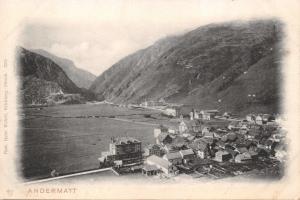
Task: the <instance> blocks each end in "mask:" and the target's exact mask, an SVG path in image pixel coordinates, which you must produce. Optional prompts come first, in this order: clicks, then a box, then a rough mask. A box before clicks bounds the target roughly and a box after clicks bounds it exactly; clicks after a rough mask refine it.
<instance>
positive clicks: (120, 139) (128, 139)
mask: <svg viewBox="0 0 300 200" xmlns="http://www.w3.org/2000/svg"><path fill="white" fill-rule="evenodd" d="M140 142H141V141H139V140H137V139H135V138H132V137H117V138H112V143H114V144H132V143H140Z"/></svg>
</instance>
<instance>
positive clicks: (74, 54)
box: [19, 0, 270, 75]
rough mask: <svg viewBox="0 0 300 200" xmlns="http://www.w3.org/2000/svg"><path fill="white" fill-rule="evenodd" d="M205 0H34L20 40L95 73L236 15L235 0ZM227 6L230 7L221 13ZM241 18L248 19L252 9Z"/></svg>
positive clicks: (232, 18)
mask: <svg viewBox="0 0 300 200" xmlns="http://www.w3.org/2000/svg"><path fill="white" fill-rule="evenodd" d="M42 2H44V3H42ZM170 2H172V3H170ZM210 2H211V1H208V0H201V1H198V0H185V1H182V0H172V1H168V0H151V1H148V0H139V1H136V0H124V1H121V0H108V1H101V0H100V1H94V0H89V1H79V0H68V1H57V0H52V1H36V3H33V5H31V8H32V6H33V7H34V8H35V9H34V12H33V13H32V15H30V16H28V17H27V18H26V21H24V23H23V29H22V31H21V34H20V39H19V40H20V41H19V44H20V45H21V46H23V47H25V48H28V49H44V50H46V51H48V52H50V53H53V54H55V55H57V56H60V57H64V58H68V59H71V60H72V61H74V63H75V65H76V66H77V67H79V68H82V69H85V70H87V71H89V72H91V73H93V74H95V75H100V74H101V73H102V72H104V71H105V70H106V69H108V68H109V67H110V66H112V65H113V64H114V63H116V62H117V61H118V60H120V59H122V58H123V57H125V56H127V55H129V54H131V53H133V52H135V51H137V50H139V49H142V48H146V47H147V46H149V45H151V44H153V43H154V42H155V41H157V40H159V39H161V38H164V37H166V36H168V35H178V34H183V33H185V32H187V31H189V30H193V29H195V28H197V27H199V26H201V25H203V24H207V23H210V22H211V21H214V22H219V21H226V20H236V19H241V17H240V6H241V5H240V4H239V2H235V1H232V0H222V1H219V0H215V1H213V2H214V3H210ZM24 6H25V8H24V9H26V4H25V5H24ZM243 6H245V5H243ZM249 6H252V7H253V6H255V5H254V4H253V3H251V4H249ZM227 8H228V10H233V11H232V12H228V13H224V10H227ZM256 9H259V8H256ZM268 9H270V8H268ZM268 9H266V11H267V10H268ZM212 10H213V12H212ZM265 14H267V13H265ZM243 16H244V17H245V19H248V18H251V13H247V12H244V15H243Z"/></svg>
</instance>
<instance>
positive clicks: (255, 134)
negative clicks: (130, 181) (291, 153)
mask: <svg viewBox="0 0 300 200" xmlns="http://www.w3.org/2000/svg"><path fill="white" fill-rule="evenodd" d="M217 114H218V111H217V110H206V111H200V112H197V111H196V110H193V111H192V112H191V113H190V118H189V119H184V118H183V117H182V116H181V117H180V118H177V119H176V120H177V126H175V127H165V126H163V125H161V126H160V127H157V128H155V129H154V138H155V144H149V145H147V146H146V147H145V148H144V149H143V150H142V145H141V141H138V140H136V139H134V138H117V139H116V138H112V141H111V144H110V149H109V151H107V152H102V157H101V158H99V161H100V166H101V167H106V166H114V167H130V168H131V169H133V168H134V169H139V170H141V171H142V174H144V175H147V176H151V175H157V174H160V175H164V176H175V175H177V174H178V173H180V172H181V171H182V169H191V168H192V167H193V166H196V165H197V163H203V161H211V162H216V163H225V164H226V163H247V162H252V161H255V160H257V159H265V158H275V159H277V160H279V161H282V162H283V161H285V159H286V147H285V134H286V133H285V132H284V131H283V130H282V129H281V127H280V126H279V125H278V123H276V120H275V117H273V116H271V115H253V114H251V115H247V116H246V117H245V118H244V119H233V118H232V117H231V115H230V114H229V113H224V114H223V116H221V117H220V116H218V115H217ZM218 118H219V121H220V122H221V123H208V122H211V120H212V119H216V120H218ZM220 119H222V120H220Z"/></svg>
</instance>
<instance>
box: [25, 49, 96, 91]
mask: <svg viewBox="0 0 300 200" xmlns="http://www.w3.org/2000/svg"><path fill="white" fill-rule="evenodd" d="M31 51H32V52H34V53H37V54H40V55H42V56H45V57H47V58H50V59H51V60H52V61H54V62H55V63H56V64H57V65H59V66H60V67H61V68H62V69H63V70H64V71H65V72H66V74H67V75H68V77H69V78H70V79H71V80H72V81H73V82H74V83H75V84H76V85H77V86H78V87H80V88H86V89H88V88H89V87H90V86H91V84H92V82H93V81H94V80H95V79H96V76H95V75H94V74H92V73H90V72H88V71H85V70H83V69H80V68H78V67H76V66H75V64H74V62H73V61H71V60H69V59H66V58H61V57H58V56H56V55H53V54H51V53H49V52H47V51H45V50H42V49H34V50H31Z"/></svg>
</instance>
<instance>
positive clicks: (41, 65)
mask: <svg viewBox="0 0 300 200" xmlns="http://www.w3.org/2000/svg"><path fill="white" fill-rule="evenodd" d="M17 58H18V69H19V74H20V77H21V97H22V100H23V103H25V104H49V103H55V102H53V101H52V100H51V99H53V98H52V97H53V96H55V97H56V98H55V99H57V98H58V97H59V100H60V103H65V102H66V101H67V100H68V99H66V98H65V96H64V94H77V95H75V96H76V97H79V96H80V97H79V98H77V100H76V101H74V98H73V99H72V98H71V99H72V101H73V103H74V102H78V103H80V102H82V101H83V100H84V99H83V98H82V99H81V95H82V97H85V98H89V97H92V96H93V95H91V94H90V92H88V91H86V90H84V89H80V88H78V87H77V86H76V85H75V84H74V83H73V82H72V81H71V80H70V79H69V78H68V76H67V75H66V73H65V72H64V71H63V70H62V69H61V68H60V67H59V66H58V65H57V64H56V63H55V62H53V61H52V60H51V59H49V58H46V57H44V56H42V55H39V54H36V53H33V52H31V51H28V50H26V49H24V48H22V47H18V48H17ZM78 94H80V95H79V96H78ZM68 96H69V95H68ZM68 98H69V97H68ZM50 101H51V102H50Z"/></svg>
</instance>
